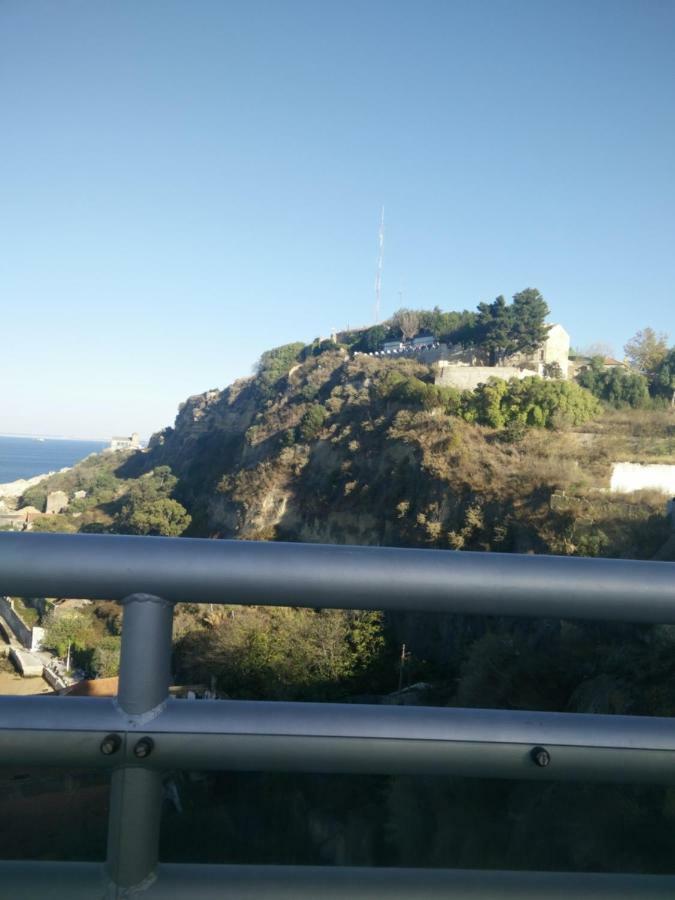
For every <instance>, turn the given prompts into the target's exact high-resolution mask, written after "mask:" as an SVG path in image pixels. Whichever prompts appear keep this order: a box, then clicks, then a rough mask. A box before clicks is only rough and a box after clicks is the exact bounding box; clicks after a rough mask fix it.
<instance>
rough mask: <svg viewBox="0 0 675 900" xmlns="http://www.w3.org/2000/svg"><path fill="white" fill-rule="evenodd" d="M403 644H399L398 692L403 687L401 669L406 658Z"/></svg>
mask: <svg viewBox="0 0 675 900" xmlns="http://www.w3.org/2000/svg"><path fill="white" fill-rule="evenodd" d="M407 655H408V654H407V653H406V649H405V644H401V658H400V661H399V666H398V689H399V691H400V690H401V688H402V687H403V667H404V666H405V662H406V657H407Z"/></svg>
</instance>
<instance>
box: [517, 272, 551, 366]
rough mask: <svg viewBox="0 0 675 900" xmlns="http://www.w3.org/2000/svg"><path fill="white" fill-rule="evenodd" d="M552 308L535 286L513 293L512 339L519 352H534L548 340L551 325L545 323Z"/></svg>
mask: <svg viewBox="0 0 675 900" xmlns="http://www.w3.org/2000/svg"><path fill="white" fill-rule="evenodd" d="M549 312H550V310H549V308H548V304H547V303H546V301H545V300H544V298H543V297H542V296H541V294H540V293H539V291H538V290H536V289H535V288H526V289H525V290H524V291H519V292H518V293H517V294H514V295H513V305H512V307H511V319H512V339H513V343H514V345H515V348H516V350H515V352H517V353H532V352H533V351H535V350H536V349H537V348H538V347H540V346H541V345H542V344H543V343H544V341H545V340H546V336H547V335H548V331H549V326H548V325H545V324H544V320H545V319H546V316H547V315H548V314H549Z"/></svg>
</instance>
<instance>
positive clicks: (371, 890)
mask: <svg viewBox="0 0 675 900" xmlns="http://www.w3.org/2000/svg"><path fill="white" fill-rule="evenodd" d="M0 885H1V886H2V891H3V896H6V897H11V898H12V900H36V898H39V900H98V898H102V897H104V896H108V895H106V894H105V893H104V891H105V886H104V882H103V872H102V869H101V867H100V866H98V865H96V864H95V863H51V862H42V863H25V862H4V863H3V862H0ZM133 896H137V895H136V894H135V893H134V894H133ZM142 896H143V897H144V898H146V897H147V898H148V900H185V898H190V900H317V898H321V900H469V898H470V900H572V898H573V900H663V898H669V900H672V897H673V896H675V876H673V875H623V874H616V875H613V874H612V875H605V874H596V873H589V874H585V873H583V874H582V873H573V872H509V871H477V870H471V869H454V870H453V869H451V870H448V869H404V868H401V869H387V868H380V869H367V868H354V867H347V866H344V867H343V866H339V867H337V866H336V867H329V866H321V867H317V866H214V865H202V866H196V865H170V864H166V863H162V864H160V865H159V867H158V871H157V878H156V880H155V881H154V883H153V884H151V885H149V886H148V888H147V889H146V890H145V891H143V893H142Z"/></svg>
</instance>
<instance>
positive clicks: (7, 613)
mask: <svg viewBox="0 0 675 900" xmlns="http://www.w3.org/2000/svg"><path fill="white" fill-rule="evenodd" d="M0 616H2V617H3V619H4V620H5V622H7V624H8V625H9V627H10V628H11V629H12V631H13V632H14V634H15V635H16V638H17V640H18V641H20V642H21V643H22V644H23V645H24V647H25V648H26V649H27V650H40V649H41V648H42V639H43V638H44V636H45V630H44V628H40V627H39V626H38V625H35V626H33V628H31V627H30V626H29V625H26V623H25V622H24V620H23V619H22V618H21V616H20V615H19V614H18V613H17V612H16V611H15V609H14V605H13V603H12V601H11V600H10V599H9V597H0Z"/></svg>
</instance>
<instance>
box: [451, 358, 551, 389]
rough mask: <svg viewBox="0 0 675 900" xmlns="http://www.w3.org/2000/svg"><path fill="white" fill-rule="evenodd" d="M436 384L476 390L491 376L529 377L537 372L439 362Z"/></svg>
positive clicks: (506, 367) (513, 368)
mask: <svg viewBox="0 0 675 900" xmlns="http://www.w3.org/2000/svg"><path fill="white" fill-rule="evenodd" d="M438 367H439V368H438V375H437V376H436V379H435V381H436V384H439V385H444V386H446V387H454V388H458V390H460V391H475V389H476V388H477V387H478V385H479V384H486V383H487V382H488V380H489V379H490V378H503V379H504V380H505V381H508V380H509V378H527V377H529V376H531V375H536V374H537V373H536V372H534V371H533V370H531V369H518V368H516V367H515V366H461V365H460V366H448V365H443V362H442V361H441V362H439V364H438Z"/></svg>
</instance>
